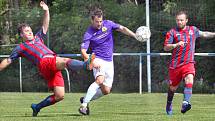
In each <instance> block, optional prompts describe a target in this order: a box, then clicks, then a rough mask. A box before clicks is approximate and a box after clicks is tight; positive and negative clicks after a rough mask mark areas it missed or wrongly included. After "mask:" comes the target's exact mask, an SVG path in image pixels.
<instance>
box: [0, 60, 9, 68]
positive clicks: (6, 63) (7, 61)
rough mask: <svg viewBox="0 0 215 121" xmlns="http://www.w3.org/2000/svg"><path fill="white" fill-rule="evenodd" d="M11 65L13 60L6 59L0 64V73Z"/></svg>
mask: <svg viewBox="0 0 215 121" xmlns="http://www.w3.org/2000/svg"><path fill="white" fill-rule="evenodd" d="M10 64H11V59H10V58H6V59H4V60H3V61H2V62H1V63H0V71H2V70H3V69H5V68H6V67H7V66H9V65H10Z"/></svg>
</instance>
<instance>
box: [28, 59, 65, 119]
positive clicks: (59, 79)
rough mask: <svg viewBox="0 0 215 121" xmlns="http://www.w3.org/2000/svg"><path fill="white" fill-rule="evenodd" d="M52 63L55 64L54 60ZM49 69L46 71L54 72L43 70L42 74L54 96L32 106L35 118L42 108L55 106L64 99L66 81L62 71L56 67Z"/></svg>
mask: <svg viewBox="0 0 215 121" xmlns="http://www.w3.org/2000/svg"><path fill="white" fill-rule="evenodd" d="M52 63H54V64H55V60H53V62H52ZM50 65H51V64H50ZM48 67H49V66H48ZM48 67H47V68H46V69H51V70H52V71H49V70H45V69H43V70H41V71H40V72H41V74H42V75H43V76H44V78H45V79H47V80H48V87H49V89H51V90H53V92H54V94H52V95H49V96H48V97H46V98H45V99H44V100H43V101H41V102H40V103H38V104H32V105H31V108H32V110H33V114H32V115H33V116H37V114H38V112H40V110H41V109H42V108H44V107H47V106H50V105H53V104H55V103H56V102H58V101H61V100H63V99H64V80H63V76H62V74H61V71H57V70H56V68H55V66H53V68H48ZM50 67H51V66H50Z"/></svg>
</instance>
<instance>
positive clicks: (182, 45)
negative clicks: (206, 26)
mask: <svg viewBox="0 0 215 121" xmlns="http://www.w3.org/2000/svg"><path fill="white" fill-rule="evenodd" d="M186 44H187V42H183V41H180V42H178V43H177V44H176V45H177V46H180V47H184V46H185V45H186Z"/></svg>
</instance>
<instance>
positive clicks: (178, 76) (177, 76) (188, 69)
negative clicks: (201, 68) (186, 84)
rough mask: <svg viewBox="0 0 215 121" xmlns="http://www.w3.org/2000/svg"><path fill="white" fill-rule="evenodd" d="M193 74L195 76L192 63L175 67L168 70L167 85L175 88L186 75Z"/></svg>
mask: <svg viewBox="0 0 215 121" xmlns="http://www.w3.org/2000/svg"><path fill="white" fill-rule="evenodd" d="M188 74H193V76H195V67H194V63H188V64H186V65H183V66H180V67H177V68H175V69H171V68H169V78H170V80H169V84H170V85H171V86H177V85H179V83H180V82H181V81H182V80H183V79H184V78H185V77H186V76H187V75H188Z"/></svg>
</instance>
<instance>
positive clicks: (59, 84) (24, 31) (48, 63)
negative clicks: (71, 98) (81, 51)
mask: <svg viewBox="0 0 215 121" xmlns="http://www.w3.org/2000/svg"><path fill="white" fill-rule="evenodd" d="M40 6H41V8H42V9H43V10H44V11H45V13H44V18H43V24H42V28H41V29H40V30H39V31H38V32H37V33H36V34H35V36H34V34H33V32H32V30H31V27H30V26H29V25H28V24H25V23H23V24H21V25H20V26H18V33H19V35H20V37H21V38H22V39H23V41H24V42H23V43H21V44H19V45H18V46H16V47H15V48H14V49H13V51H12V53H11V55H10V56H9V58H6V59H4V60H2V62H1V63H0V71H2V70H3V69H4V68H6V67H7V66H8V65H10V64H11V63H12V62H13V61H14V60H16V59H17V58H18V57H24V58H27V59H28V60H29V61H31V62H32V63H33V64H34V65H36V66H37V67H38V69H39V71H40V73H41V75H42V76H43V77H44V78H45V79H46V80H47V84H48V87H49V89H51V90H52V91H53V94H52V95H50V96H48V97H47V98H45V99H44V100H43V101H41V102H40V103H38V104H32V105H31V108H32V110H33V114H32V115H33V116H37V114H38V112H40V110H41V109H42V108H44V107H46V106H50V105H53V104H55V103H56V102H59V101H61V100H63V99H64V93H65V91H64V80H63V77H62V74H61V70H63V69H64V68H68V69H70V70H75V71H76V70H81V69H85V70H92V65H93V64H92V63H93V60H94V58H95V55H93V54H92V56H90V58H89V60H88V61H86V62H82V61H79V60H74V59H70V58H62V57H57V56H56V54H55V53H54V52H53V51H51V50H50V49H49V48H47V46H46V45H45V44H44V41H43V39H44V38H45V37H46V33H47V31H48V26H49V20H50V16H49V8H48V6H47V5H46V4H45V3H44V2H43V1H41V2H40Z"/></svg>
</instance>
